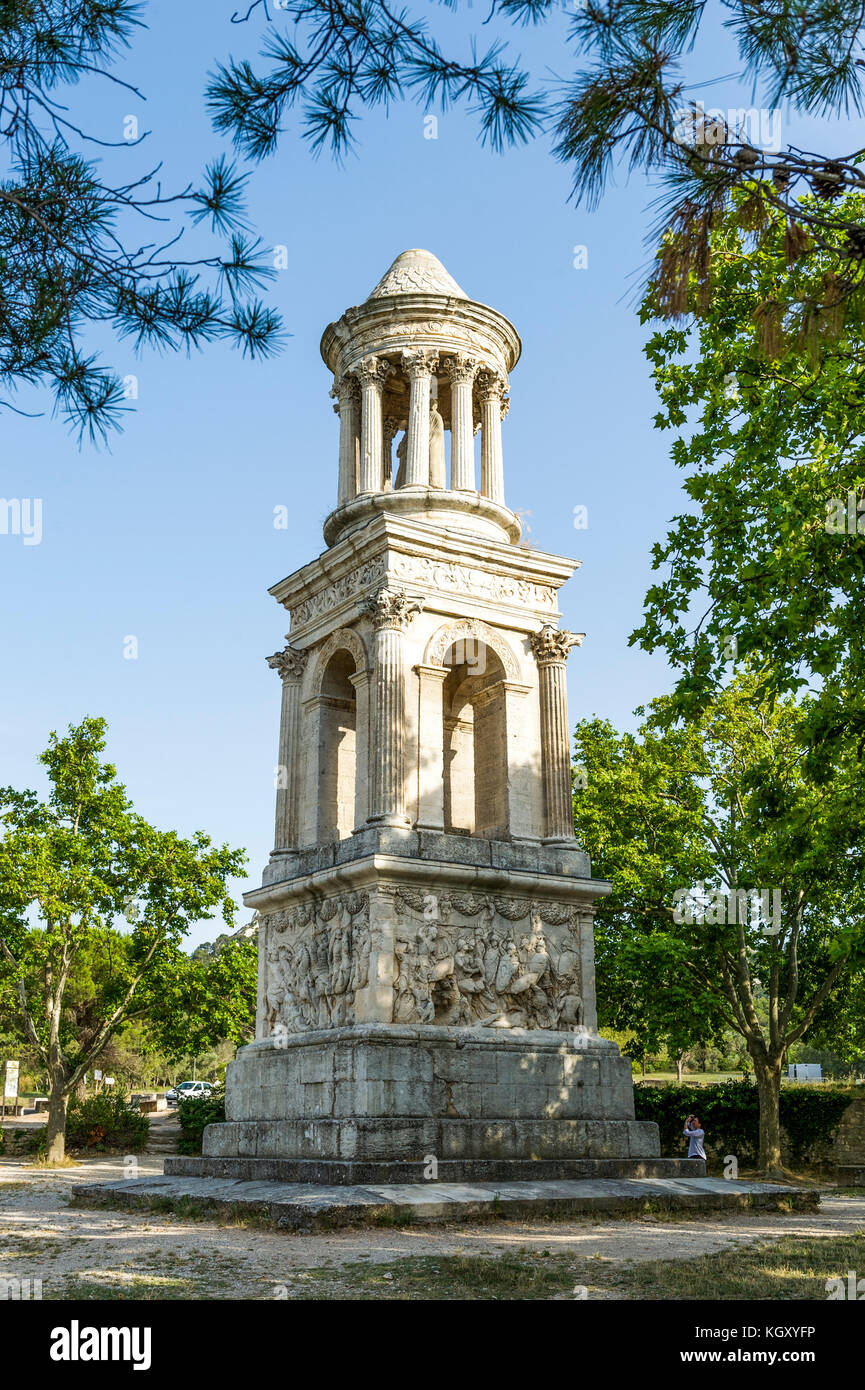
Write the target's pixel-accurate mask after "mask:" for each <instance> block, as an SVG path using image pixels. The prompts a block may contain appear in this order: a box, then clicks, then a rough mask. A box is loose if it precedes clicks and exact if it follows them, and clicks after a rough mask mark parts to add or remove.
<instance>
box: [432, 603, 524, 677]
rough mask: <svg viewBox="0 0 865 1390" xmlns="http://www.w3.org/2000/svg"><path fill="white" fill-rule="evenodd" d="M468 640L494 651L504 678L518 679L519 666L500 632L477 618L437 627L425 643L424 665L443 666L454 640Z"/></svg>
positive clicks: (464, 619)
mask: <svg viewBox="0 0 865 1390" xmlns="http://www.w3.org/2000/svg"><path fill="white" fill-rule="evenodd" d="M466 639H468V640H469V641H477V642H484V643H486V645H487V646H488V647H489V649H490V651H492V652H495V654H496V656H497V657H498V658H499V660H500V661H501V663H502V666H503V667H504V672H505V679H506V680H509V681H517V682H519V680H520V668H519V664H518V662H517V659H516V657H515V656H514V653H513V651H512V650H511V648H510V646H509V644H508V642H507V641H506V640H505V638H504V636H503V635H502V633H500V632H497V631H496V629H495V628H493V627H489V626H488V625H487V624H486V623H482V622H481V621H480V619H478V618H463V619H461V620H460V621H459V622H449V623H445V624H444V626H442V627H440V628H438V629H437V630H436V631H435V632H434V633H433V635H432V637H431V638H430V640H429V642H428V643H427V648H426V652H425V654H424V664H425V665H426V666H443V665H444V659H445V653H446V652H447V650H448V648H449V647H452V646H453V644H454V643H455V642H464V641H465V640H466Z"/></svg>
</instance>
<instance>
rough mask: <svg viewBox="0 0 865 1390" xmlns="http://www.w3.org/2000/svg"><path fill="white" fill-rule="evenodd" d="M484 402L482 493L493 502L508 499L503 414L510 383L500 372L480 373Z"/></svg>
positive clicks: (479, 385)
mask: <svg viewBox="0 0 865 1390" xmlns="http://www.w3.org/2000/svg"><path fill="white" fill-rule="evenodd" d="M477 380H478V392H479V395H480V401H481V430H482V435H481V492H482V494H483V496H484V497H489V498H490V499H491V501H493V502H501V503H502V505H504V500H505V480H504V471H503V467H502V415H503V413H505V411H506V403H505V392H506V391H507V383H506V382H505V379H504V377H502V376H500V375H499V373H498V372H494V371H491V370H490V369H489V368H486V367H485V368H484V369H483V370H482V371H480V372H478V378H477Z"/></svg>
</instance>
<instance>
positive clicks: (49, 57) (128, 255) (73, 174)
mask: <svg viewBox="0 0 865 1390" xmlns="http://www.w3.org/2000/svg"><path fill="white" fill-rule="evenodd" d="M142 14H143V6H141V5H140V4H138V3H135V0H0V141H2V142H3V145H2V146H0V148H4V147H5V148H4V153H5V156H6V159H5V165H6V172H5V175H4V176H3V177H0V390H2V391H4V392H5V393H6V394H5V396H4V398H3V399H0V407H2V406H6V407H11V408H13V409H15V408H17V407H15V406H13V405H12V398H13V396H14V394H15V393H16V391H18V390H19V389H20V388H21V387H22V386H26V385H31V386H37V387H44V388H46V389H48V390H50V391H51V392H52V393H53V396H54V401H55V406H56V408H57V409H58V410H59V411H60V412H61V413H62V414H63V415H64V417H65V418H66V419H67V421H68V422H69V423H70V425H71V426H72V427H73V428H74V429H76V430H77V431H78V433H79V435H80V434H82V433H87V434H89V436H90V437H91V438H99V437H102V438H104V437H105V435H106V433H107V432H108V431H109V430H110V429H112V428H116V427H117V426H118V425H119V424H120V422H121V420H122V414H123V411H124V409H125V407H124V404H123V401H124V393H123V388H122V383H121V381H120V379H119V377H118V375H117V373H116V372H115V371H114V370H113V369H112V368H111V367H109V366H106V365H104V364H103V363H102V362H101V360H100V359H99V357H98V356H97V355H96V354H95V353H94V352H93V351H91V350H90V347H89V344H88V330H89V329H91V328H92V327H94V326H96V325H102V324H107V325H109V326H110V328H111V329H112V330H113V332H114V334H115V336H116V337H117V338H118V339H121V340H122V339H129V340H131V342H132V343H133V345H134V346H135V347H136V348H141V347H145V346H146V347H155V348H157V349H160V350H164V349H176V348H180V347H183V348H185V349H187V350H191V349H192V348H198V347H203V346H204V345H205V344H206V343H209V342H212V341H214V340H216V339H225V340H227V341H229V342H231V343H234V344H235V345H237V346H239V347H240V348H241V349H242V350H243V352H244V353H248V354H250V355H252V356H259V355H262V354H265V353H268V352H270V351H272V350H273V349H274V348H275V347H276V346H277V344H278V341H279V337H280V320H279V317H278V315H277V314H276V313H275V312H274V311H273V310H272V309H270V308H268V307H267V306H265V305H264V304H263V303H262V302H261V301H260V300H259V299H258V298H256V297H255V290H256V287H257V286H259V285H260V284H261V283H262V282H263V281H264V280H265V279H266V278H267V277H269V276H270V275H271V274H272V271H271V269H270V268H269V267H267V266H265V265H263V264H262V262H261V259H260V246H259V243H258V242H257V241H256V240H255V239H254V238H253V237H252V236H251V235H250V233H249V229H248V227H247V225H246V222H245V218H244V211H243V208H244V183H245V178H244V176H243V175H241V174H239V173H238V172H237V170H236V169H235V167H234V166H233V165H232V164H231V163H230V162H229V161H227V160H226V159H225V158H223V157H220V158H217V159H215V160H214V161H213V162H212V163H211V164H210V165H209V167H208V168H207V169H206V171H205V173H204V174H203V177H202V178H201V179H200V181H191V182H190V183H188V184H187V185H186V186H185V187H183V188H180V189H178V190H177V191H175V192H166V191H164V190H163V188H162V185H161V182H160V180H159V167H160V166H159V164H156V165H155V166H151V167H150V168H148V167H146V165H143V164H142V163H141V161H140V158H139V159H138V164H137V170H136V172H135V173H130V175H129V176H128V177H127V178H121V179H119V180H118V181H112V180H111V179H110V178H108V177H106V176H103V174H102V172H101V165H100V163H98V162H96V161H95V160H94V159H93V158H88V157H86V151H88V150H89V149H90V148H92V147H93V146H97V147H102V148H103V149H106V148H108V147H111V146H126V147H127V149H126V153H125V154H124V155H123V157H122V158H123V160H124V161H125V162H127V163H129V164H130V165H131V164H132V163H133V161H134V160H135V159H136V155H135V154H134V153H133V151H135V150H136V149H137V148H138V147H139V146H140V144H141V141H143V140H144V138H145V137H144V135H142V136H141V137H140V139H138V140H136V141H133V142H129V141H126V140H123V139H117V140H113V139H105V138H100V137H99V136H97V135H95V134H93V133H92V132H88V131H85V130H83V129H82V128H81V127H79V126H78V125H76V124H75V123H74V120H73V119H72V115H71V113H70V110H69V107H68V106H67V104H66V103H65V102H64V100H63V98H64V97H65V96H66V95H67V93H68V92H69V91H70V89H72V88H74V86H75V84H77V83H79V82H93V81H96V80H100V79H101V80H103V81H105V82H109V81H110V82H113V83H119V84H120V85H121V86H123V87H126V88H127V89H128V90H130V91H131V92H133V93H134V94H135V95H136V96H138V95H140V94H139V93H138V92H137V91H136V89H135V88H132V87H130V86H129V84H128V83H126V82H121V80H120V79H119V78H118V77H117V76H116V75H115V74H114V73H112V71H111V68H112V65H113V64H114V63H115V62H116V60H117V58H118V56H119V55H120V54H121V53H123V52H124V50H126V49H127V48H128V47H129V45H130V44H131V43H132V40H133V39H134V36H135V34H136V31H137V30H139V29H140V28H141V27H142V24H143V20H142ZM104 134H107V132H104ZM118 158H120V157H119V156H118ZM199 223H204V224H207V225H209V228H210V232H211V233H212V234H216V236H217V237H219V239H220V240H219V242H214V240H213V236H212V235H211V237H210V238H209V241H208V244H207V245H201V243H200V242H199V241H198V240H196V241H195V242H194V245H193V246H190V254H189V255H188V256H184V255H181V253H180V248H179V245H178V243H179V242H180V240H181V238H182V237H183V235H184V224H185V225H186V228H187V233H188V234H187V241H188V240H189V234H191V231H192V228H194V227H195V226H196V225H197V224H199ZM185 244H186V243H184V245H185Z"/></svg>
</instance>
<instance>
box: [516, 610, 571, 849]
mask: <svg viewBox="0 0 865 1390" xmlns="http://www.w3.org/2000/svg"><path fill="white" fill-rule="evenodd" d="M584 636H585V633H583V632H560V631H558V630H557V629H556V628H554V627H553V626H552V624H551V623H546V624H545V625H544V626H543V627H542V628H541V630H540V632H536V633H533V634H532V636H531V637H530V638H529V641H530V642H531V644H532V651H533V652H534V654H535V658H536V660H537V663H538V669H539V674H540V695H541V765H542V767H543V776H544V802H545V805H546V835H545V837H544V838H545V840H547V841H550V840H552V841H567V842H570V841H572V840H573V839H574V810H573V803H572V801H571V747H570V736H569V732H568V691H567V685H566V682H565V663H566V661H567V659H568V653H569V652H570V650H571V648H572V647H579V646H581V645H582V641H583V638H584Z"/></svg>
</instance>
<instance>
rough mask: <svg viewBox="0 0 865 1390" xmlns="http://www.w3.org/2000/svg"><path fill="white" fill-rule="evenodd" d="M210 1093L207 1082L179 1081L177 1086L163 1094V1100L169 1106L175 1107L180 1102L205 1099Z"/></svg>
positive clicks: (210, 1087) (210, 1088)
mask: <svg viewBox="0 0 865 1390" xmlns="http://www.w3.org/2000/svg"><path fill="white" fill-rule="evenodd" d="M212 1093H213V1087H212V1086H211V1084H210V1082H209V1081H181V1083H180V1085H179V1086H175V1087H173V1088H172V1090H170V1091H166V1092H165V1099H166V1100H167V1101H168V1104H169V1105H176V1104H177V1103H178V1101H181V1100H196V1099H199V1100H200V1099H206V1098H207V1096H209V1095H212Z"/></svg>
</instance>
